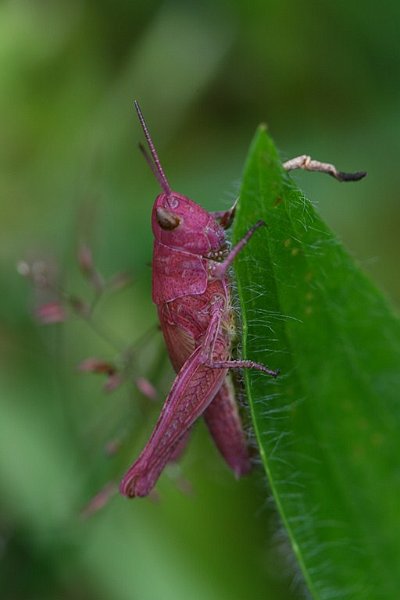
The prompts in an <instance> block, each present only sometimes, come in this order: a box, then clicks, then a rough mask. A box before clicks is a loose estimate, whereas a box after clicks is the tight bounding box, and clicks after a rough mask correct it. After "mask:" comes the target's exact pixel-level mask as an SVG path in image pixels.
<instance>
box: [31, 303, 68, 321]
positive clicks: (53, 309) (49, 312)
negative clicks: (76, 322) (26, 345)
mask: <svg viewBox="0 0 400 600" xmlns="http://www.w3.org/2000/svg"><path fill="white" fill-rule="evenodd" d="M35 316H36V318H37V319H38V321H39V322H40V323H42V324H43V325H51V324H52V323H61V322H62V321H65V319H66V318H67V315H66V312H65V308H64V306H63V305H62V304H61V303H60V302H57V301H54V302H47V304H42V305H41V306H39V307H38V308H36V310H35Z"/></svg>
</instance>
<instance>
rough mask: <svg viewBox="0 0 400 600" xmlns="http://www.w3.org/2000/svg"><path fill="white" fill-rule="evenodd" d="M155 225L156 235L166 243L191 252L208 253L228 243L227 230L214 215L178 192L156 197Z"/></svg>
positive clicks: (153, 218) (165, 244) (153, 223)
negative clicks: (226, 240)
mask: <svg viewBox="0 0 400 600" xmlns="http://www.w3.org/2000/svg"><path fill="white" fill-rule="evenodd" d="M152 227H153V233H154V237H155V238H156V240H158V241H159V242H161V243H162V244H164V246H169V247H171V248H176V249H179V250H183V251H185V252H190V253H191V254H199V255H201V256H206V255H207V254H209V253H210V252H215V251H218V250H219V249H220V248H221V246H222V245H223V244H224V242H225V232H224V230H223V229H222V227H221V226H220V225H219V224H218V223H217V222H216V221H215V219H214V218H213V216H212V215H210V213H208V212H207V211H206V210H204V208H202V207H201V206H199V205H198V204H196V203H195V202H193V200H190V198H187V197H186V196H183V195H182V194H177V193H175V192H170V193H169V194H166V193H163V194H160V195H159V196H157V198H156V201H155V203H154V207H153V215H152Z"/></svg>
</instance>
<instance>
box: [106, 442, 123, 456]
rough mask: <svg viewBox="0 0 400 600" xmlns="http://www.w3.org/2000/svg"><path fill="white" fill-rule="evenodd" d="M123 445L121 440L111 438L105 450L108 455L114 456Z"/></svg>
mask: <svg viewBox="0 0 400 600" xmlns="http://www.w3.org/2000/svg"><path fill="white" fill-rule="evenodd" d="M121 446H122V442H121V440H119V439H115V440H110V441H109V442H107V443H106V445H105V447H104V452H105V454H106V456H114V455H115V454H117V452H119V450H120V448H121Z"/></svg>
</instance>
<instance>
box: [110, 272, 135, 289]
mask: <svg viewBox="0 0 400 600" xmlns="http://www.w3.org/2000/svg"><path fill="white" fill-rule="evenodd" d="M131 283H132V276H131V275H130V274H129V273H116V274H115V275H113V277H111V279H109V280H108V281H107V287H108V289H111V290H120V289H122V288H124V287H127V286H128V285H130V284H131Z"/></svg>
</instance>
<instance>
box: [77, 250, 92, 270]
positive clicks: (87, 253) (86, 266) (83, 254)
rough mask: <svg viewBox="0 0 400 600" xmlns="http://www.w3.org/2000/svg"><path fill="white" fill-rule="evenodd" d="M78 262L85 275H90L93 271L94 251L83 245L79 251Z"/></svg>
mask: <svg viewBox="0 0 400 600" xmlns="http://www.w3.org/2000/svg"><path fill="white" fill-rule="evenodd" d="M78 262H79V266H80V268H81V271H82V273H83V274H84V275H89V274H91V273H92V271H93V266H94V265H93V256H92V251H91V249H90V248H89V246H88V245H87V244H81V245H80V247H79V251H78Z"/></svg>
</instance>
